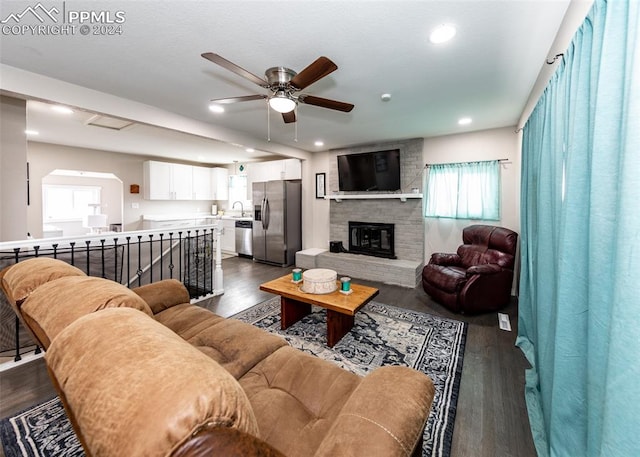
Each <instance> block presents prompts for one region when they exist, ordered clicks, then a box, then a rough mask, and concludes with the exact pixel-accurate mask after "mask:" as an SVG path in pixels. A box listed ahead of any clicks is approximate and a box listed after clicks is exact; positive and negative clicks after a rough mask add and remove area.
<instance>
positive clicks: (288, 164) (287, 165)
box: [246, 159, 302, 200]
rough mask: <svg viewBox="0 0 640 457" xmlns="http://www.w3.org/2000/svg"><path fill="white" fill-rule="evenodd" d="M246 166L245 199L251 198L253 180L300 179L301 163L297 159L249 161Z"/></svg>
mask: <svg viewBox="0 0 640 457" xmlns="http://www.w3.org/2000/svg"><path fill="white" fill-rule="evenodd" d="M246 167H247V200H251V199H252V195H251V192H252V187H253V186H252V185H253V183H254V182H264V181H278V180H280V179H302V164H301V162H300V160H299V159H284V160H271V161H268V162H250V163H248V164H246Z"/></svg>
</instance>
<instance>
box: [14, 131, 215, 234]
mask: <svg viewBox="0 0 640 457" xmlns="http://www.w3.org/2000/svg"><path fill="white" fill-rule="evenodd" d="M27 158H28V160H29V164H30V171H31V196H32V200H31V206H29V209H28V228H29V231H30V232H31V233H32V234H33V236H35V237H39V236H41V235H42V189H41V183H42V178H44V177H45V176H46V175H48V174H49V173H51V172H52V171H53V170H55V169H56V168H61V169H67V170H80V171H97V172H103V173H113V174H114V175H116V176H117V177H118V178H119V179H120V180H121V181H122V185H123V220H122V221H121V222H122V229H123V230H141V229H142V220H141V217H142V215H144V214H193V213H197V212H202V213H209V212H210V211H211V203H212V202H211V201H155V200H154V201H152V200H144V199H143V198H142V195H143V185H144V183H143V179H142V177H143V171H142V163H143V162H144V161H145V160H149V157H145V156H139V155H133V154H120V153H117V152H109V151H99V150H95V149H83V148H74V147H69V146H60V145H54V144H48V143H36V142H29V144H28V153H27ZM131 184H138V185H140V193H139V194H131V193H130V192H129V188H130V185H131ZM134 203H137V204H138V206H139V207H138V208H132V204H134ZM2 212H3V213H4V208H2ZM110 222H116V221H110ZM117 222H120V221H117Z"/></svg>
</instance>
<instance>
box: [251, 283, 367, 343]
mask: <svg viewBox="0 0 640 457" xmlns="http://www.w3.org/2000/svg"><path fill="white" fill-rule="evenodd" d="M301 285H302V283H300V284H295V283H293V282H292V281H291V275H286V276H283V277H281V278H278V279H274V280H273V281H269V282H265V283H264V284H261V285H260V290H264V291H266V292H271V293H272V294H276V295H280V326H281V328H282V329H283V330H284V329H286V328H288V327H290V326H292V325H293V324H295V323H296V322H298V321H299V320H300V319H302V318H303V317H304V316H306V315H307V314H309V313H310V312H311V305H316V306H321V307H323V308H326V310H327V345H328V346H329V347H333V346H334V345H335V344H336V343H337V342H338V341H340V339H341V338H342V337H343V336H344V335H346V334H347V332H348V331H349V330H351V328H352V327H353V320H354V316H355V314H356V312H357V311H358V310H359V309H360V308H362V307H363V306H364V305H366V304H367V303H369V302H370V301H371V299H372V298H373V297H375V296H376V295H378V292H379V291H378V289H376V288H373V287H367V286H361V285H359V284H353V283H351V289H352V290H353V293H351V294H349V295H345V294H343V293H341V292H339V291H338V290H336V291H335V292H332V293H330V294H322V295H319V294H308V293H306V292H302V291H301V290H300V286H301ZM339 287H340V283H339V281H338V288H339Z"/></svg>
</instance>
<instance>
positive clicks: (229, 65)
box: [202, 52, 269, 87]
mask: <svg viewBox="0 0 640 457" xmlns="http://www.w3.org/2000/svg"><path fill="white" fill-rule="evenodd" d="M202 57H204V58H205V59H207V60H210V61H211V62H213V63H215V64H217V65H220V66H221V67H223V68H226V69H227V70H229V71H232V72H234V73H235V74H236V75H238V76H242V77H243V78H244V79H248V80H249V81H251V82H252V83H254V84H257V85H258V86H260V87H268V86H269V84H268V83H267V81H265V80H264V79H262V78H260V77H259V76H256V75H254V74H253V73H251V72H249V71H247V70H245V69H244V68H242V67H239V66H237V65H236V64H235V63H233V62H230V61H228V60H227V59H225V58H224V57H222V56H219V55H218V54H214V53H213V52H205V53H204V54H202Z"/></svg>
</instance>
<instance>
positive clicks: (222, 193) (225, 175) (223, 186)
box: [209, 168, 229, 200]
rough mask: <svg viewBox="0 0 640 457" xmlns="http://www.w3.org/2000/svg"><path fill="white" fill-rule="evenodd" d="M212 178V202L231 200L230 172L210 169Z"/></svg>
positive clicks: (221, 169)
mask: <svg viewBox="0 0 640 457" xmlns="http://www.w3.org/2000/svg"><path fill="white" fill-rule="evenodd" d="M209 173H210V177H211V200H228V199H229V170H228V169H226V168H209Z"/></svg>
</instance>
